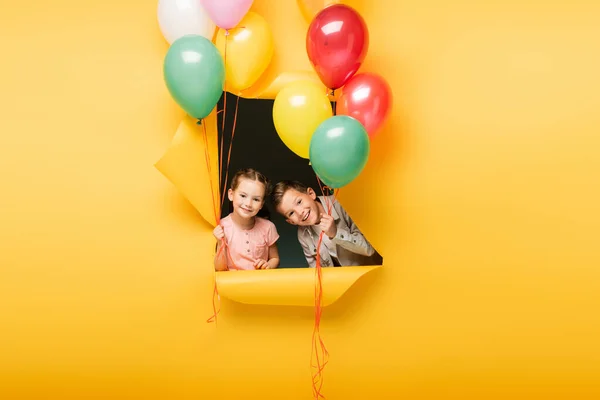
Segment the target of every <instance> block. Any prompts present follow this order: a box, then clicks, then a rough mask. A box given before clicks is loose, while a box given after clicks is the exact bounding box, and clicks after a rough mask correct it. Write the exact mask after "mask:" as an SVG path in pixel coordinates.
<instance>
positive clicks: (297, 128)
mask: <svg viewBox="0 0 600 400" xmlns="http://www.w3.org/2000/svg"><path fill="white" fill-rule="evenodd" d="M332 115H333V112H332V110H331V103H330V102H329V98H328V97H327V94H326V93H324V91H323V87H322V86H321V85H319V84H318V83H316V82H312V81H297V82H293V83H290V84H289V85H287V86H285V87H284V88H283V89H281V91H280V92H279V93H278V94H277V97H275V103H274V104H273V122H274V123H275V130H276V131H277V134H278V135H279V137H280V138H281V140H282V141H283V143H284V144H285V145H286V146H287V147H288V148H289V149H290V150H292V151H293V152H294V153H296V154H297V155H299V156H300V157H302V158H308V156H309V154H308V152H309V148H310V140H311V138H312V135H313V133H314V132H315V130H316V129H317V127H318V126H319V125H320V124H321V123H322V122H323V121H325V120H326V119H327V118H330V117H331V116H332Z"/></svg>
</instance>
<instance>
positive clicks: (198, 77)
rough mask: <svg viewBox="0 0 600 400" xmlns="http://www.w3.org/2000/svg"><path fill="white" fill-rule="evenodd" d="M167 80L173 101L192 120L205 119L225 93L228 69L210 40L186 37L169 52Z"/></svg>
mask: <svg viewBox="0 0 600 400" xmlns="http://www.w3.org/2000/svg"><path fill="white" fill-rule="evenodd" d="M164 78H165V83H166V84H167V88H168V89H169V93H171V96H173V99H174V100H175V101H176V102H177V104H179V106H180V107H181V108H183V109H184V110H185V112H187V113H188V114H189V115H190V116H191V117H194V118H198V119H202V118H204V117H206V116H207V115H208V114H210V112H211V111H212V110H213V108H215V105H217V102H218V101H219V98H220V97H221V95H222V94H223V84H224V82H225V66H224V65H223V58H222V57H221V54H220V53H219V50H217V48H216V47H215V45H214V44H212V43H211V42H210V41H209V40H208V39H206V38H204V37H202V36H199V35H187V36H183V37H182V38H179V39H177V40H176V41H175V42H173V44H172V45H171V47H170V48H169V51H168V52H167V55H166V57H165V62H164Z"/></svg>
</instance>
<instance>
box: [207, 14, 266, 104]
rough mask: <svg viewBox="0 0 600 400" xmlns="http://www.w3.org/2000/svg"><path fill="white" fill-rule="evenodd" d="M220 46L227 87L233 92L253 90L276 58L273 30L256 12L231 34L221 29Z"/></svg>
mask: <svg viewBox="0 0 600 400" xmlns="http://www.w3.org/2000/svg"><path fill="white" fill-rule="evenodd" d="M226 45H227V48H226ZM216 46H217V48H218V49H219V51H220V52H221V55H222V56H223V58H224V59H225V86H226V88H227V90H228V91H231V92H233V93H235V92H239V91H242V90H244V89H248V88H249V87H251V86H252V85H253V84H254V83H255V82H256V81H257V80H258V78H260V76H261V75H262V74H263V73H264V72H265V70H266V69H267V67H268V66H269V64H270V63H271V58H273V47H274V45H273V35H272V34H271V29H270V28H269V25H268V24H267V21H266V20H265V19H264V18H263V17H262V16H260V15H259V14H257V13H255V12H252V11H250V12H249V13H248V14H246V16H245V17H244V19H242V21H241V22H240V23H239V24H238V26H237V27H235V28H233V29H230V30H229V34H227V32H226V31H225V30H224V29H219V31H218V32H217V40H216ZM226 50H227V51H226Z"/></svg>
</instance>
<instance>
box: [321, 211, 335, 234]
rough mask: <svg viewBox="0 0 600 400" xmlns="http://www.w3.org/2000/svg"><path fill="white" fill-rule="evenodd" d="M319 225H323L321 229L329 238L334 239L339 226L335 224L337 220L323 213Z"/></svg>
mask: <svg viewBox="0 0 600 400" xmlns="http://www.w3.org/2000/svg"><path fill="white" fill-rule="evenodd" d="M319 226H320V227H321V230H322V231H323V232H325V234H326V235H327V236H328V237H329V239H333V238H334V237H335V234H336V233H337V227H336V226H335V221H334V220H333V217H332V216H331V215H329V214H321V222H320V223H319Z"/></svg>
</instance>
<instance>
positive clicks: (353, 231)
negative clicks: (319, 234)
mask: <svg viewBox="0 0 600 400" xmlns="http://www.w3.org/2000/svg"><path fill="white" fill-rule="evenodd" d="M336 205H337V207H336V211H337V212H338V214H339V215H340V218H341V219H343V220H344V221H345V222H346V225H347V226H348V228H347V229H346V228H345V227H339V226H338V227H337V232H336V234H335V236H334V238H333V239H331V241H332V242H333V243H335V244H337V245H338V246H341V247H343V248H344V249H346V250H348V251H351V252H353V253H356V254H360V255H363V256H372V255H373V254H375V249H374V248H373V246H371V243H369V241H368V240H367V239H366V238H365V236H364V235H363V234H362V232H361V231H360V230H359V229H358V227H357V226H356V224H354V221H352V218H350V216H349V215H348V214H347V213H346V210H344V209H343V208H342V206H341V205H340V204H339V203H337V204H336Z"/></svg>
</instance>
